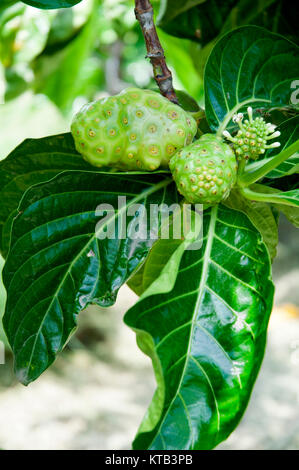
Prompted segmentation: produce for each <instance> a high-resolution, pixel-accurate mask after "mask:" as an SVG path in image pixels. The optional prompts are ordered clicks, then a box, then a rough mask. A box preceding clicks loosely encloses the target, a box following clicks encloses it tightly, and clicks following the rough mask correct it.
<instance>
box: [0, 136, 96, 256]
mask: <svg viewBox="0 0 299 470" xmlns="http://www.w3.org/2000/svg"><path fill="white" fill-rule="evenodd" d="M72 169H78V170H80V169H81V170H89V169H91V166H90V165H88V164H87V163H86V162H85V161H84V160H83V158H82V156H81V155H80V154H79V153H78V152H77V150H76V149H75V145H74V141H73V138H72V136H71V134H61V135H56V136H51V137H45V138H43V139H28V140H25V141H24V142H23V143H22V144H21V145H19V146H18V147H17V148H16V149H15V150H14V151H13V152H12V153H11V154H10V155H9V156H8V157H7V158H6V159H5V160H2V161H1V162H0V200H1V204H0V251H1V252H2V253H3V254H4V255H5V256H6V255H7V252H8V248H9V238H10V237H9V232H10V227H11V223H12V216H13V214H14V213H15V211H16V209H17V207H18V204H19V202H20V199H21V197H22V196H23V193H24V192H25V191H26V190H27V189H28V188H29V187H30V186H32V185H34V184H37V183H41V182H43V181H48V180H49V179H52V178H53V177H54V176H55V175H57V174H58V173H61V172H62V171H64V170H72ZM4 225H6V229H5V233H6V236H5V237H4V235H3V233H2V231H3V227H4Z"/></svg>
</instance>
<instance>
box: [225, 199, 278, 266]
mask: <svg viewBox="0 0 299 470" xmlns="http://www.w3.org/2000/svg"><path fill="white" fill-rule="evenodd" d="M225 205H226V206H227V207H231V208H232V209H236V210H239V211H242V212H244V213H245V214H246V215H247V217H249V219H250V220H251V222H252V223H253V225H254V226H255V227H256V228H257V229H258V231H259V232H260V233H261V235H262V237H263V241H264V243H265V245H266V246H267V248H268V250H269V254H270V257H271V260H273V259H274V258H275V256H276V253H277V245H278V226H277V221H276V219H275V217H274V214H273V211H272V210H271V207H270V206H269V205H268V204H265V203H263V202H255V201H249V200H248V199H245V198H244V197H243V196H242V195H241V194H240V192H239V191H237V190H233V191H232V192H231V193H230V196H229V198H228V199H227V200H226V201H225Z"/></svg>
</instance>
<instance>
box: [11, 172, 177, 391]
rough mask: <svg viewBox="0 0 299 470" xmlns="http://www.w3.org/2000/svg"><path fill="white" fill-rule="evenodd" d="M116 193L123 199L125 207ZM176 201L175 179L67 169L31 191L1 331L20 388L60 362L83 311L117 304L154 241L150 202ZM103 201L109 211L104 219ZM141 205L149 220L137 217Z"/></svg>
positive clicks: (15, 240) (16, 241)
mask: <svg viewBox="0 0 299 470" xmlns="http://www.w3.org/2000/svg"><path fill="white" fill-rule="evenodd" d="M118 196H124V197H126V200H125V201H124V202H123V203H122V205H121V207H120V206H119V205H118V202H119V201H118ZM176 201H177V191H176V188H175V185H174V184H173V183H172V180H171V179H170V178H167V179H166V178H165V175H164V174H148V173H146V174H136V175H135V174H125V173H122V174H116V173H114V174H111V173H110V174H107V173H94V172H87V171H85V172H82V171H68V172H64V173H61V174H60V175H58V176H56V177H55V178H54V179H52V180H51V181H49V182H47V183H44V184H40V185H37V186H34V187H33V188H31V189H29V190H28V191H27V192H26V194H25V196H24V198H23V199H22V202H21V204H20V207H19V211H20V214H19V216H18V217H17V218H16V219H15V221H14V224H13V231H12V239H11V248H10V252H9V255H8V258H7V261H6V264H5V268H4V271H3V281H4V284H5V288H6V291H7V293H8V298H7V304H6V310H5V316H4V326H5V331H6V334H7V337H8V340H9V343H10V345H11V347H12V349H13V352H14V357H15V368H16V374H17V376H18V378H19V380H20V381H21V382H22V383H24V384H28V383H30V382H32V381H33V380H35V379H36V378H37V377H39V375H40V374H41V373H42V372H43V371H44V370H45V369H46V368H47V367H49V365H50V364H51V363H52V362H53V361H54V360H55V357H56V355H57V353H58V352H59V351H61V349H62V348H63V347H64V345H65V343H66V342H67V340H68V339H69V337H70V335H71V334H72V332H73V331H74V329H75V328H76V322H77V314H78V313H79V312H80V311H81V310H82V309H84V308H85V307H87V306H88V305H89V304H90V303H97V304H99V305H101V306H109V305H112V304H113V303H114V302H115V299H116V296H117V292H118V290H119V288H120V287H121V286H122V284H124V283H125V282H126V281H127V280H128V278H129V277H130V276H131V275H132V273H133V272H134V271H135V270H137V269H138V266H139V265H140V263H142V262H143V261H144V259H145V257H146V256H147V254H148V251H149V249H150V248H151V246H152V244H153V243H154V239H153V238H152V236H151V233H152V230H153V227H152V225H150V223H149V220H148V219H149V217H150V210H149V208H150V204H154V203H156V204H162V203H166V204H172V203H173V202H176ZM101 204H110V205H112V208H111V209H109V208H108V209H106V210H105V209H103V211H104V212H105V211H108V212H107V213H106V212H105V214H104V212H103V213H102V214H99V213H98V210H99V207H98V206H99V205H101ZM136 204H140V205H141V206H140V207H141V209H139V206H138V207H137V208H136V206H135V205H136ZM142 207H146V209H148V210H147V211H146V217H140V214H139V212H140V211H142ZM97 209H98V210H97ZM112 209H115V210H116V212H111V211H112ZM129 210H130V211H131V213H128V211H129ZM101 215H102V216H103V215H105V217H104V219H101V218H100V216H101ZM137 226H138V227H139V230H143V233H144V237H143V238H142V237H140V236H139V237H138V236H136V231H137ZM157 226H159V223H158V222H157ZM114 229H115V232H114ZM111 230H112V232H111ZM107 232H108V233H109V234H112V235H111V236H108V235H107ZM113 233H114V234H115V236H113ZM137 234H138V231H137Z"/></svg>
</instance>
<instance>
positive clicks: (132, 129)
mask: <svg viewBox="0 0 299 470" xmlns="http://www.w3.org/2000/svg"><path fill="white" fill-rule="evenodd" d="M71 130H72V134H73V137H74V140H75V144H76V148H77V150H78V152H80V153H81V154H82V155H83V157H84V159H85V160H87V161H88V162H89V163H91V164H92V165H94V166H96V167H103V166H112V167H115V168H119V169H122V170H146V171H154V170H156V169H158V168H159V167H161V168H167V167H168V163H169V160H170V158H171V157H172V156H173V155H174V153H175V152H176V151H177V150H179V149H181V148H183V147H184V146H186V145H188V144H190V143H191V142H192V140H193V138H194V136H195V134H196V132H197V125H196V121H195V120H194V119H193V117H192V116H190V115H189V114H188V113H187V112H186V111H184V110H183V109H181V108H180V107H179V106H177V105H175V104H173V103H171V102H170V101H168V100H167V99H166V98H164V97H163V96H161V95H160V94H158V93H156V92H155V91H151V90H141V89H138V88H128V89H126V90H124V91H123V92H122V93H120V94H119V95H116V96H112V97H109V98H103V99H100V100H98V101H95V102H93V103H89V104H86V105H85V106H83V108H82V109H81V110H80V111H79V112H78V113H77V114H76V116H75V117H74V120H73V122H72V126H71Z"/></svg>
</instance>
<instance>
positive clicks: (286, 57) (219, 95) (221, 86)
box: [205, 26, 299, 135]
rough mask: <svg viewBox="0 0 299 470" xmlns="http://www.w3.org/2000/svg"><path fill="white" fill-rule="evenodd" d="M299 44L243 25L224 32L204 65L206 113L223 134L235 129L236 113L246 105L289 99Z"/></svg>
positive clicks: (268, 104) (284, 102)
mask: <svg viewBox="0 0 299 470" xmlns="http://www.w3.org/2000/svg"><path fill="white" fill-rule="evenodd" d="M298 69H299V48H298V47H297V46H296V45H295V44H293V43H292V42H290V41H288V40H287V39H285V38H283V37H282V36H280V35H277V34H273V33H270V32H268V31H267V30H265V29H263V28H259V27H257V26H244V27H241V28H238V29H235V30H233V31H232V32H230V33H228V34H226V35H225V36H223V37H222V38H221V39H220V40H219V41H218V42H217V44H216V46H215V47H214V49H213V51H212V53H211V55H210V57H209V59H208V62H207V64H206V68H205V99H206V107H205V109H206V114H207V119H208V122H209V124H210V127H211V128H212V129H213V130H217V131H218V133H219V135H221V134H222V132H223V131H224V130H225V129H226V128H228V129H229V130H234V129H236V124H235V123H233V122H232V118H233V116H234V115H235V114H236V113H239V112H243V113H246V110H247V107H248V106H251V107H252V108H254V109H258V108H262V109H264V108H265V109H270V108H271V107H274V106H285V105H288V104H290V102H291V95H292V92H293V91H294V90H293V89H292V87H291V86H292V83H293V81H294V80H296V79H297V78H298Z"/></svg>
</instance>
